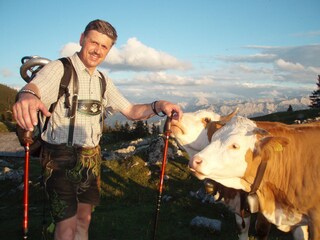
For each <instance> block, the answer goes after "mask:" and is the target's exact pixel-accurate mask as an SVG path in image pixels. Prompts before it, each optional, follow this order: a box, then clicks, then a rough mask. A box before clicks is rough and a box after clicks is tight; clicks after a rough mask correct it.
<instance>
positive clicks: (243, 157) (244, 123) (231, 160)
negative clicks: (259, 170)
mask: <svg viewBox="0 0 320 240" xmlns="http://www.w3.org/2000/svg"><path fill="white" fill-rule="evenodd" d="M267 134H268V132H267V131H265V130H263V129H260V128H258V127H257V125H256V124H255V122H253V121H251V120H250V119H248V118H244V117H239V116H238V117H234V118H233V119H231V120H230V121H228V122H226V123H225V125H224V126H223V127H221V128H220V129H218V130H217V131H216V132H215V134H214V135H213V136H212V138H211V143H210V144H209V145H208V146H207V147H206V148H204V149H203V150H202V151H200V152H199V153H197V154H195V155H194V156H193V158H191V159H190V161H189V166H190V169H191V170H192V171H193V172H194V174H195V175H196V176H197V177H198V178H199V179H205V178H210V179H213V180H215V181H217V182H220V183H222V184H223V185H225V186H227V187H231V188H235V189H243V190H248V189H246V188H245V186H243V185H242V184H241V178H242V177H243V176H244V175H245V172H246V170H247V166H248V159H249V158H250V160H251V161H252V159H253V157H254V156H253V152H254V149H255V145H256V144H257V141H258V136H261V135H267ZM259 138H260V137H259Z"/></svg>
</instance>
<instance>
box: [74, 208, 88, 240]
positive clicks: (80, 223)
mask: <svg viewBox="0 0 320 240" xmlns="http://www.w3.org/2000/svg"><path fill="white" fill-rule="evenodd" d="M91 212H92V205H91V204H87V203H78V211H77V229H76V236H75V240H88V232H89V225H90V221H91Z"/></svg>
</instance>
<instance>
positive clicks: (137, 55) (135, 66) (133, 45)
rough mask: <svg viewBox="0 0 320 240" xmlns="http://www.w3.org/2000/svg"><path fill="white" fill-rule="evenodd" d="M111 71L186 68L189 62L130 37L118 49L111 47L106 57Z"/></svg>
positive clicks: (189, 65) (189, 66)
mask: <svg viewBox="0 0 320 240" xmlns="http://www.w3.org/2000/svg"><path fill="white" fill-rule="evenodd" d="M106 63H107V65H106V66H107V67H108V68H110V69H111V71H120V70H125V71H128V70H132V71H161V70H170V69H174V70H186V69H190V68H191V64H190V63H187V62H183V61H180V60H178V59H177V58H175V57H174V56H172V55H170V54H168V53H165V52H162V51H158V50H156V49H154V48H152V47H148V46H146V45H144V44H143V43H142V42H140V41H139V40H138V39H136V38H130V39H128V41H127V42H126V44H124V45H123V46H121V47H120V48H119V49H118V48H115V47H113V48H112V49H111V50H110V53H109V55H108V57H107V59H106Z"/></svg>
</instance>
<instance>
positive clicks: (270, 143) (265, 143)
mask: <svg viewBox="0 0 320 240" xmlns="http://www.w3.org/2000/svg"><path fill="white" fill-rule="evenodd" d="M288 143H289V139H287V138H285V137H274V136H269V137H265V138H262V139H261V140H260V147H261V148H270V150H272V151H274V152H281V151H283V148H284V147H285V146H287V145H288Z"/></svg>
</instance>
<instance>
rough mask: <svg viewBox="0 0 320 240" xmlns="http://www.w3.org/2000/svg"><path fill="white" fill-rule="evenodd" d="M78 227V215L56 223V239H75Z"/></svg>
mask: <svg viewBox="0 0 320 240" xmlns="http://www.w3.org/2000/svg"><path fill="white" fill-rule="evenodd" d="M76 227H77V217H76V216H73V217H71V218H68V219H65V220H63V221H61V222H58V223H57V224H56V228H55V231H54V239H55V240H74V236H75V233H76Z"/></svg>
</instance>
